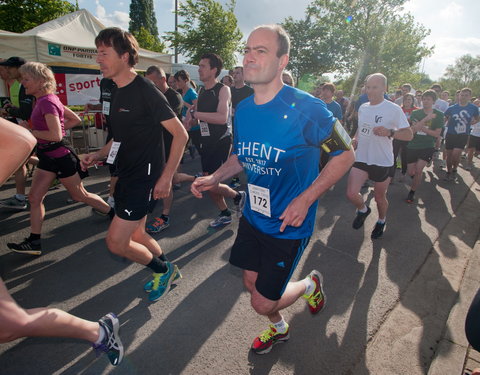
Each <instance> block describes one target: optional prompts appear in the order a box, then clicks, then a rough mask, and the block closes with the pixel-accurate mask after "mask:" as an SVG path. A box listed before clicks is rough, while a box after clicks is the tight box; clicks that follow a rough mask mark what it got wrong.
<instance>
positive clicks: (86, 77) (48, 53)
mask: <svg viewBox="0 0 480 375" xmlns="http://www.w3.org/2000/svg"><path fill="white" fill-rule="evenodd" d="M104 28H105V26H104V25H103V24H102V23H101V22H100V21H99V20H98V19H96V18H95V17H94V16H93V15H92V14H91V13H90V12H88V11H87V10H85V9H81V10H79V11H76V12H73V13H70V14H67V15H65V16H63V17H60V18H57V19H55V20H52V21H49V22H46V23H44V24H42V25H39V26H37V27H35V28H33V29H31V30H28V31H25V32H24V33H22V34H17V33H11V32H8V31H0V57H2V58H4V59H7V58H9V57H11V56H19V57H23V58H24V59H25V60H27V61H39V62H42V63H44V64H47V65H49V66H51V67H52V68H53V70H54V72H56V74H55V79H56V80H57V90H58V92H57V95H58V96H59V97H60V99H61V100H62V102H63V103H64V104H68V105H83V104H85V103H88V102H96V101H97V100H98V98H99V96H100V79H101V76H100V75H99V74H98V73H96V72H92V71H91V70H92V69H93V70H98V69H99V67H98V65H97V63H96V62H95V58H96V54H97V49H96V46H95V37H96V36H97V35H98V33H99V32H100V31H101V30H103V29H104ZM151 65H158V66H160V67H162V68H163V69H164V70H165V71H166V72H167V73H170V72H171V70H172V63H171V55H167V54H160V53H157V52H152V51H148V50H145V49H140V51H139V61H138V64H137V65H135V69H137V70H146V69H147V68H148V67H149V66H151ZM55 68H57V69H55ZM62 68H63V69H62ZM68 68H77V69H80V70H76V69H74V70H75V73H73V74H72V73H67V74H66V73H64V72H59V70H65V69H68ZM82 69H85V71H82ZM87 69H88V70H87ZM0 86H2V85H0ZM0 96H8V95H7V94H6V91H5V90H3V93H2V90H1V87H0Z"/></svg>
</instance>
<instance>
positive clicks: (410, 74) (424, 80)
mask: <svg viewBox="0 0 480 375" xmlns="http://www.w3.org/2000/svg"><path fill="white" fill-rule="evenodd" d="M404 83H409V84H411V85H412V87H413V88H414V89H415V90H422V91H424V90H426V89H429V88H430V87H431V86H432V84H433V81H432V80H431V79H430V77H429V76H428V74H425V73H420V72H415V71H405V72H403V73H401V74H399V75H398V76H397V79H396V80H391V81H390V82H389V84H388V86H389V91H390V92H393V91H394V90H395V89H397V88H399V87H400V86H401V85H403V84H404Z"/></svg>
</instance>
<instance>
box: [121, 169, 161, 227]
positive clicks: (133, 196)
mask: <svg viewBox="0 0 480 375" xmlns="http://www.w3.org/2000/svg"><path fill="white" fill-rule="evenodd" d="M156 182H157V180H156V179H152V178H149V179H145V180H141V181H138V180H137V181H135V180H134V181H128V180H127V181H126V180H122V179H121V178H120V179H119V180H118V182H117V184H116V185H115V192H114V193H113V197H114V198H115V215H117V216H118V217H119V218H121V219H123V220H128V221H137V220H140V219H142V218H143V217H144V216H146V215H147V214H148V213H150V212H152V211H153V209H154V208H155V205H156V203H157V201H156V200H154V199H153V188H154V187H155V183H156Z"/></svg>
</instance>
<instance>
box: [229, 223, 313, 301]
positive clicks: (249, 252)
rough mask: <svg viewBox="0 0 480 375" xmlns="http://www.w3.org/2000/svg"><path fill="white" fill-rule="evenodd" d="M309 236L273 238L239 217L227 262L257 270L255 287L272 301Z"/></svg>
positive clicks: (293, 266)
mask: <svg viewBox="0 0 480 375" xmlns="http://www.w3.org/2000/svg"><path fill="white" fill-rule="evenodd" d="M309 241H310V237H307V238H304V239H301V240H290V239H282V238H275V237H272V236H269V235H267V234H265V233H262V232H260V231H259V230H257V229H256V228H254V227H253V226H252V225H251V224H250V223H249V222H248V221H247V220H246V219H245V218H244V217H242V218H241V219H240V224H239V226H238V233H237V238H236V239H235V243H234V244H233V247H232V251H231V253H230V263H231V264H232V265H234V266H236V267H239V268H241V269H244V270H248V271H254V272H257V273H258V277H257V281H256V282H255V288H256V289H257V290H258V292H259V293H260V294H261V295H262V296H264V297H265V298H268V299H269V300H272V301H278V300H279V299H280V298H281V297H282V294H283V292H284V291H285V288H286V287H287V284H288V282H289V280H290V278H291V277H292V273H293V271H294V270H295V268H296V266H297V264H298V261H299V260H300V258H301V256H302V254H303V251H304V250H305V248H306V247H307V245H308V242H309Z"/></svg>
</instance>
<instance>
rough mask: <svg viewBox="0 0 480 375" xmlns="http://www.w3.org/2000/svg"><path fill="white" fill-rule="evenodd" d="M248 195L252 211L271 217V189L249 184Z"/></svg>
mask: <svg viewBox="0 0 480 375" xmlns="http://www.w3.org/2000/svg"><path fill="white" fill-rule="evenodd" d="M248 196H249V197H250V207H251V209H252V211H256V212H258V213H261V214H262V215H265V216H268V217H271V214H270V190H269V189H267V188H264V187H261V186H257V185H252V184H248Z"/></svg>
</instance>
